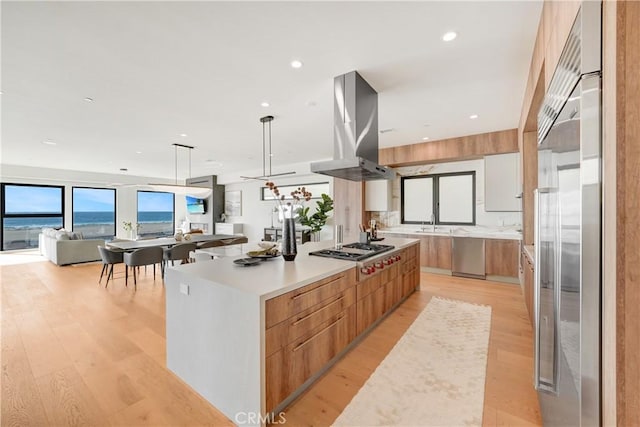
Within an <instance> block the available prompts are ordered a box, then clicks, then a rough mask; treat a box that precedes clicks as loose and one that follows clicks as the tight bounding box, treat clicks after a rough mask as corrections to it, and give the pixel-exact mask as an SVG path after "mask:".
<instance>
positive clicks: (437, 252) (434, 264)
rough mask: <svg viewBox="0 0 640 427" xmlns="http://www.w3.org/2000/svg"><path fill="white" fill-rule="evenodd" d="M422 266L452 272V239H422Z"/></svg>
mask: <svg viewBox="0 0 640 427" xmlns="http://www.w3.org/2000/svg"><path fill="white" fill-rule="evenodd" d="M420 266H422V267H431V268H439V269H443V270H451V237H444V236H422V237H420Z"/></svg>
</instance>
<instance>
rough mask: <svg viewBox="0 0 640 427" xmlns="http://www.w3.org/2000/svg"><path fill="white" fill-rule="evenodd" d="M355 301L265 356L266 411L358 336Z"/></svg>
mask: <svg viewBox="0 0 640 427" xmlns="http://www.w3.org/2000/svg"><path fill="white" fill-rule="evenodd" d="M355 309H356V307H355V305H352V306H351V307H349V308H348V309H347V310H345V311H344V312H343V313H342V314H341V315H340V316H339V317H338V318H337V319H335V320H333V321H331V322H330V323H328V324H326V325H321V326H320V327H319V328H315V329H314V330H312V331H310V332H309V333H308V334H307V335H305V336H303V337H300V338H299V339H297V340H295V341H294V342H292V343H291V344H289V345H288V346H287V347H285V348H283V349H281V350H280V351H277V352H276V353H274V354H272V355H271V356H269V357H267V359H266V366H265V375H266V378H265V379H266V404H267V411H270V410H272V409H273V408H275V407H276V406H277V405H278V404H279V403H280V402H282V401H283V400H284V399H286V398H287V396H289V395H290V394H291V393H293V392H294V391H295V390H296V389H297V388H298V387H300V386H301V385H302V384H303V383H304V382H305V381H306V380H308V379H309V378H311V376H313V375H314V374H315V373H317V372H318V371H319V370H320V369H322V367H323V366H324V365H325V364H327V362H329V361H330V360H331V359H333V358H334V357H335V356H336V355H337V354H338V353H340V352H341V351H342V350H343V349H344V348H345V347H346V346H347V345H348V344H349V343H350V342H351V341H352V340H353V339H354V338H355V337H356V328H355V322H354V317H355Z"/></svg>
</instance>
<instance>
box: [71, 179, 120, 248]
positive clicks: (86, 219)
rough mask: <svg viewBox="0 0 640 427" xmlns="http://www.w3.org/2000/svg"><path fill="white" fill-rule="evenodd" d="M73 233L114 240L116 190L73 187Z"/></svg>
mask: <svg viewBox="0 0 640 427" xmlns="http://www.w3.org/2000/svg"><path fill="white" fill-rule="evenodd" d="M71 203H72V205H73V231H79V232H81V233H82V236H83V237H84V238H85V239H87V238H98V239H107V240H109V239H112V238H113V237H114V236H115V235H116V190H115V189H110V188H85V187H73V190H72V199H71Z"/></svg>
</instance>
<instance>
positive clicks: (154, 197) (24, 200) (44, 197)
mask: <svg viewBox="0 0 640 427" xmlns="http://www.w3.org/2000/svg"><path fill="white" fill-rule="evenodd" d="M113 191H114V190H111V189H91V188H75V189H74V190H73V210H74V211H75V212H104V211H113V210H114V208H115V202H114V192H113ZM173 197H174V196H173V193H154V192H148V191H140V192H138V210H139V211H143V212H172V211H173ZM68 202H69V201H67V203H68ZM5 212H6V213H8V214H22V213H36V214H43V213H51V214H58V215H59V214H62V189H60V188H57V187H40V186H28V185H26V186H22V185H6V186H5Z"/></svg>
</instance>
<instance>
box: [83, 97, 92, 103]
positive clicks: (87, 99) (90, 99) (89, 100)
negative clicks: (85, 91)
mask: <svg viewBox="0 0 640 427" xmlns="http://www.w3.org/2000/svg"><path fill="white" fill-rule="evenodd" d="M84 100H85V101H87V102H93V98H89V97H88V96H87V97H86V98H85V99H84Z"/></svg>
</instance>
